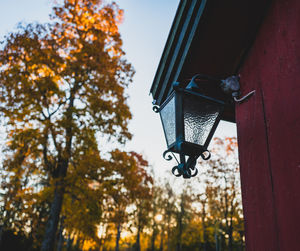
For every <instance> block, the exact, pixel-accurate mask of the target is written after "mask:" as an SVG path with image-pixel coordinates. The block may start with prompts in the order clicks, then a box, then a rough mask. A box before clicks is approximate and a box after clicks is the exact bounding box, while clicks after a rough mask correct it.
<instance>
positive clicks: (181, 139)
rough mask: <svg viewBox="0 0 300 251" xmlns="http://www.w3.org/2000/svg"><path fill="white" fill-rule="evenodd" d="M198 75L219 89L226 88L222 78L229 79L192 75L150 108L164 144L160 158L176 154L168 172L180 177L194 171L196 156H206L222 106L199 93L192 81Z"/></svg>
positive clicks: (175, 84)
mask: <svg viewBox="0 0 300 251" xmlns="http://www.w3.org/2000/svg"><path fill="white" fill-rule="evenodd" d="M199 77H202V78H205V79H206V80H207V81H211V82H214V83H216V82H217V83H219V84H220V86H221V88H222V89H224V88H223V87H222V84H223V85H224V86H226V87H228V85H227V84H226V82H225V81H227V83H228V82H230V81H228V80H229V78H228V79H227V80H224V81H221V80H216V79H214V78H211V77H208V76H205V75H200V74H198V75H196V76H194V77H193V78H192V80H191V82H190V83H189V84H188V86H187V87H186V88H182V87H180V84H179V83H177V82H176V83H174V84H173V91H172V93H171V94H170V95H169V97H168V98H167V99H166V100H165V101H164V103H163V104H162V105H161V106H160V107H154V111H156V112H159V114H160V118H161V121H162V125H163V129H164V133H165V137H166V141H167V146H168V149H167V151H165V152H164V158H165V159H167V160H171V159H172V156H170V155H168V153H172V154H173V153H178V154H179V156H180V163H179V162H178V166H175V167H173V169H172V172H173V174H174V175H176V176H181V175H182V176H183V178H190V177H193V176H195V175H196V174H197V172H198V171H197V169H196V168H195V165H196V161H197V159H198V158H199V157H200V156H201V157H202V158H203V159H205V160H207V159H209V158H210V153H209V151H208V150H207V147H208V145H209V143H210V141H211V139H212V137H213V134H214V132H215V130H216V128H217V126H218V124H219V122H220V118H221V115H222V112H223V110H224V107H225V105H226V104H225V102H224V101H222V100H217V99H215V98H212V97H208V96H206V95H203V94H201V93H200V92H199V90H200V89H199V86H198V84H196V82H195V79H196V78H199ZM231 78H235V77H231ZM231 80H232V79H231ZM233 80H234V81H233V82H234V83H236V82H237V83H238V79H236V80H235V79H233ZM235 89H236V90H235V91H231V94H232V93H234V92H236V93H238V89H239V86H238V88H235ZM231 90H232V88H231ZM173 155H174V154H173ZM186 157H188V159H187V158H186Z"/></svg>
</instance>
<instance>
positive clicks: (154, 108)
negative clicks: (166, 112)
mask: <svg viewBox="0 0 300 251" xmlns="http://www.w3.org/2000/svg"><path fill="white" fill-rule="evenodd" d="M152 110H153V111H154V112H156V113H158V112H159V106H158V105H154V106H153V107H152Z"/></svg>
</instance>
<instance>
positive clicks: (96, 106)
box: [0, 0, 243, 250]
mask: <svg viewBox="0 0 300 251" xmlns="http://www.w3.org/2000/svg"><path fill="white" fill-rule="evenodd" d="M60 2H61V4H56V5H55V6H54V7H53V13H52V21H51V23H48V24H29V25H22V24H21V25H20V26H19V28H18V31H17V32H13V33H10V34H8V35H7V36H6V38H5V41H4V43H3V46H2V47H1V49H0V116H1V121H3V125H4V127H5V129H6V142H5V143H6V144H5V151H4V153H3V163H2V167H1V172H0V175H1V190H0V191H1V196H0V197H1V201H0V207H1V216H0V217H1V218H0V245H1V246H0V247H3V246H4V247H5V245H10V244H12V245H15V246H14V247H17V249H19V247H22V250H99V249H100V250H125V249H130V250H132V249H134V250H145V249H146V248H151V250H158V249H160V250H175V249H177V250H191V249H188V248H191V247H194V246H195V247H196V246H197V247H203V248H206V249H203V250H211V249H210V248H213V247H215V246H216V245H220V246H222V247H225V246H228V247H231V248H232V249H230V250H235V249H234V248H235V247H237V246H238V244H239V245H240V246H242V245H243V230H242V224H241V217H242V216H241V215H242V214H241V205H240V200H239V192H238V191H239V190H238V187H237V183H236V182H237V180H236V169H237V163H236V158H234V157H233V158H232V161H233V162H232V163H233V164H232V163H231V164H230V163H227V162H226V163H225V162H224V163H223V162H220V160H212V161H213V162H210V164H211V165H213V168H212V169H211V170H210V171H207V175H208V176H207V177H208V178H205V179H207V180H206V181H205V192H206V193H205V194H206V195H202V193H203V192H204V191H202V193H196V192H194V191H192V189H191V188H190V187H188V186H187V187H186V188H185V189H183V188H182V189H181V190H180V192H179V193H178V191H175V192H174V191H173V188H172V186H170V185H169V184H168V183H167V182H160V181H158V180H157V179H154V177H153V175H152V174H150V172H149V165H148V162H147V161H146V160H145V159H144V157H143V156H142V155H140V154H138V153H136V152H134V151H132V152H126V151H124V143H125V142H126V141H127V140H130V138H131V134H130V132H129V131H128V122H129V120H130V119H131V113H130V110H129V107H128V104H127V98H128V97H127V94H126V88H127V86H128V85H129V84H130V83H131V81H132V76H133V74H134V70H133V68H132V66H131V65H130V63H128V62H127V61H126V59H125V53H124V51H123V50H122V40H121V38H120V34H119V29H118V25H119V24H120V22H121V21H122V16H123V11H122V10H121V9H119V8H118V6H117V5H116V4H115V3H111V4H104V3H103V2H102V1H100V0H89V1H88V0H64V1H60ZM228 140H229V141H228ZM228 140H227V141H228V142H227V141H225V142H226V144H225V143H223V141H220V142H219V143H218V144H217V145H218V146H222V147H221V148H222V149H223V148H224V147H225V149H226V151H225V154H226V155H228V156H231V154H232V152H234V151H235V150H234V149H236V142H235V141H234V140H233V139H228ZM222 144H223V145H222ZM108 146H109V147H108ZM112 148H115V149H113V150H112ZM229 159H230V158H227V160H229ZM232 167H234V168H233V169H232ZM224 168H225V169H224ZM207 170H209V169H207ZM225 170H226V171H225ZM228 175H229V177H228ZM201 177H202V178H203V177H204V176H203V175H202V176H201ZM197 203H200V204H199V205H198V206H195V205H196V204H197ZM224 220H225V221H224ZM237 228H238V229H239V230H235V229H237ZM220 231H221V232H220ZM223 232H224V233H225V234H223ZM214 235H215V236H216V237H215V238H217V239H216V240H217V241H215V242H214V237H213V236H214ZM227 235H228V238H227V237H226V236H227ZM225 237H226V238H227V239H228V240H227V239H226V238H225ZM222 238H223V239H222ZM9 240H10V241H11V242H9ZM8 242H9V243H10V244H9V243H8ZM5 243H6V244H5ZM7 243H8V244H7ZM237 243H238V244H237ZM18 245H19V246H18Z"/></svg>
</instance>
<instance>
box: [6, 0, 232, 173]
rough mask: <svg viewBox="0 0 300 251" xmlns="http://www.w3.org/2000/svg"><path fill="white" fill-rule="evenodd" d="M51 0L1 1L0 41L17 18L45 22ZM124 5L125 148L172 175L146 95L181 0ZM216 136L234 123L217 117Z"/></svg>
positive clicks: (137, 0)
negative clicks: (129, 73)
mask: <svg viewBox="0 0 300 251" xmlns="http://www.w3.org/2000/svg"><path fill="white" fill-rule="evenodd" d="M51 2H52V1H51V0H9V1H7V0H0V23H1V25H0V40H3V38H4V35H5V34H6V33H7V32H10V31H12V30H13V29H14V28H15V27H16V25H17V23H18V22H20V21H22V22H26V23H30V22H36V21H37V22H47V21H48V20H49V14H50V13H51ZM116 2H117V3H118V4H119V6H120V7H121V8H122V9H124V22H123V24H122V25H121V26H120V32H121V36H122V39H123V44H124V46H123V49H124V51H125V52H126V58H127V59H128V61H129V62H131V63H132V65H133V67H134V68H135V70H136V74H135V76H134V79H133V83H132V85H131V86H130V87H129V90H128V93H129V96H130V99H129V106H130V108H131V111H132V114H133V119H132V121H131V122H130V125H129V129H130V131H131V132H132V134H133V135H134V137H133V139H132V140H131V141H130V142H129V143H128V144H127V145H126V149H127V150H133V151H136V152H138V153H142V154H143V155H144V157H145V158H146V159H147V160H148V161H149V163H150V164H151V165H152V166H153V168H154V172H155V175H156V176H159V177H166V178H168V177H171V171H170V170H171V168H172V167H173V166H174V163H170V162H166V161H165V160H164V159H163V158H162V153H163V152H164V151H165V150H166V147H167V146H166V142H165V138H164V135H163V129H162V126H161V122H160V118H159V115H158V114H156V113H154V112H153V111H152V97H151V96H150V95H149V91H150V87H151V85H152V81H153V79H154V75H155V72H156V69H157V67H158V63H159V60H160V57H161V55H162V52H163V48H164V46H165V43H166V40H167V36H168V33H169V31H170V28H171V25H172V21H173V19H174V16H175V13H176V9H177V7H178V4H179V0H116ZM215 136H218V137H231V136H236V126H235V124H233V123H227V122H221V123H220V125H219V126H218V129H217V131H216V133H215Z"/></svg>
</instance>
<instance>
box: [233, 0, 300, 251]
mask: <svg viewBox="0 0 300 251" xmlns="http://www.w3.org/2000/svg"><path fill="white" fill-rule="evenodd" d="M240 73H241V86H242V93H243V94H246V93H247V92H249V91H252V90H256V93H255V95H254V96H252V97H251V98H250V99H249V100H247V101H246V102H244V103H241V104H238V105H237V106H236V121H237V130H238V141H239V151H240V153H239V155H240V166H241V183H242V196H243V207H244V216H245V228H246V249H247V251H250V250H251V251H252V250H253V251H260V250H261V251H268V250H270V251H277V250H285V251H297V250H300V1H299V0H274V1H273V3H272V4H271V6H270V9H269V10H268V13H267V15H266V17H265V19H264V22H263V24H262V26H261V28H260V30H259V32H258V34H257V38H256V41H255V43H254V45H253V47H252V49H251V50H250V52H249V55H248V57H247V59H246V61H245V63H244V65H243V67H242V69H241V72H240Z"/></svg>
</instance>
